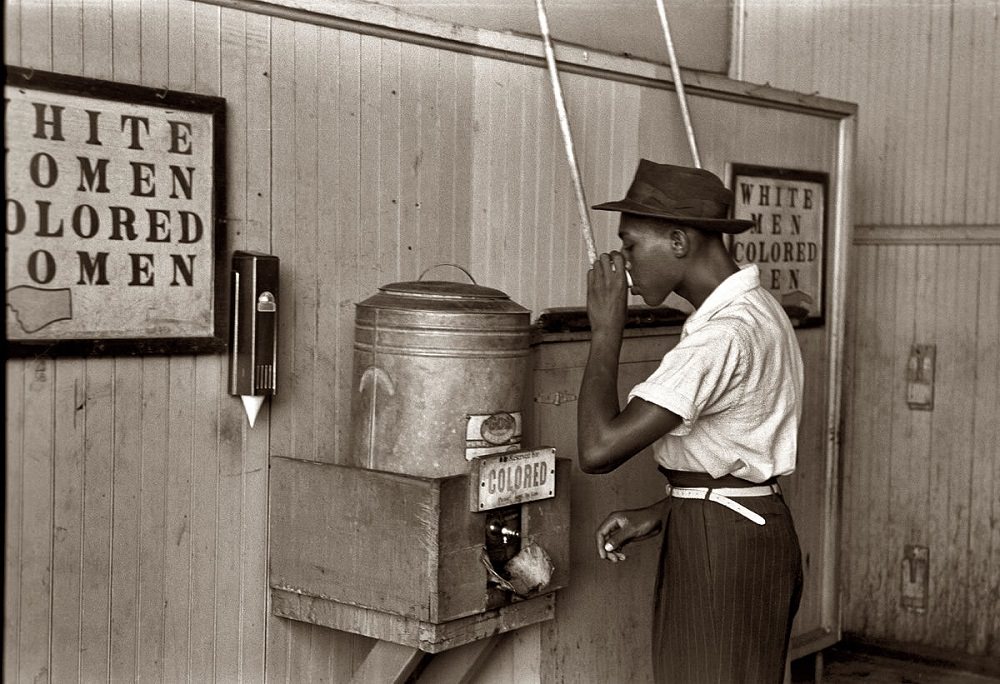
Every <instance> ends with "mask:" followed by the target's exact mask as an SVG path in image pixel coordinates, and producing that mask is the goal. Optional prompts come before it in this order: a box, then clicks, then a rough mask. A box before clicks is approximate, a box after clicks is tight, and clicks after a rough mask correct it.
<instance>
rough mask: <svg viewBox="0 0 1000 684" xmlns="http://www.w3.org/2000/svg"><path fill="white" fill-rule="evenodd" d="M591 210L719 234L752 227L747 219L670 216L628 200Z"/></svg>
mask: <svg viewBox="0 0 1000 684" xmlns="http://www.w3.org/2000/svg"><path fill="white" fill-rule="evenodd" d="M591 209H596V210H598V211H620V212H622V213H623V214H636V215H637V216H649V217H652V218H660V219H666V220H668V221H677V222H678V223H683V224H685V225H688V226H694V227H695V228H701V229H702V230H714V231H718V232H720V233H742V232H744V231H746V230H749V229H750V228H752V227H753V225H754V223H753V221H749V220H747V219H728V218H726V219H713V218H700V217H699V218H696V217H692V216H682V215H679V214H671V213H669V212H665V211H663V210H661V209H656V208H655V207H647V206H646V205H644V204H641V203H639V202H635V201H632V200H629V199H623V200H619V201H617V202H604V203H603V204H595V205H594V206H592V207H591Z"/></svg>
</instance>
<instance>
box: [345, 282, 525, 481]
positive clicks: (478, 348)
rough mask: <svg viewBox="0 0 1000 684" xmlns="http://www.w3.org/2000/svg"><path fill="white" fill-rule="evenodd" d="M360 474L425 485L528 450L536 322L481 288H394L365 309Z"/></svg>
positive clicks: (359, 325) (358, 382)
mask: <svg viewBox="0 0 1000 684" xmlns="http://www.w3.org/2000/svg"><path fill="white" fill-rule="evenodd" d="M354 335H355V336H354V402H353V406H352V430H353V456H354V459H355V462H356V465H359V466H363V467H365V468H370V469H373V470H386V471H390V472H397V473H404V474H407V475H415V476H420V477H435V478H436V477H448V476H451V475H460V474H465V473H467V472H468V470H469V466H468V461H469V460H471V459H473V458H475V457H478V456H483V455H488V454H496V453H502V452H505V451H514V450H517V449H519V448H520V447H521V412H522V410H523V406H522V404H523V399H524V383H525V380H526V374H527V372H528V355H529V351H530V312H529V311H528V310H527V309H525V308H524V307H522V306H519V305H518V304H516V303H514V302H513V301H511V299H510V297H508V296H507V295H506V294H505V293H503V292H501V291H499V290H495V289H492V288H488V287H483V286H481V285H476V284H475V283H471V284H468V283H456V282H446V281H423V280H418V281H414V282H405V283H393V284H391V285H385V286H383V287H381V288H379V291H378V293H377V294H375V295H373V296H371V297H369V298H368V299H366V300H365V301H363V302H361V303H360V304H358V305H357V310H356V312H355V331H354Z"/></svg>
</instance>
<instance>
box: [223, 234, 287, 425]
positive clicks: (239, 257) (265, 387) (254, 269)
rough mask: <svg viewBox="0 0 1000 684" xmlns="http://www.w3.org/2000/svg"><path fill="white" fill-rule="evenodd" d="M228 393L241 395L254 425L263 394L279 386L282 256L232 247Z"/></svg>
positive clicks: (271, 391)
mask: <svg viewBox="0 0 1000 684" xmlns="http://www.w3.org/2000/svg"><path fill="white" fill-rule="evenodd" d="M230 285H231V286H230V291H231V293H232V294H231V298H230V307H229V310H230V315H231V316H232V340H231V342H232V344H231V346H230V350H229V393H230V394H232V395H234V396H235V395H238V396H240V397H242V398H243V405H244V407H245V409H246V412H247V418H248V419H249V420H250V427H253V424H254V421H255V420H256V419H257V412H258V411H259V410H260V407H261V405H262V404H263V403H264V399H265V398H266V397H268V396H271V395H272V394H274V393H275V392H276V390H277V387H276V384H275V379H276V374H277V367H278V320H277V319H278V257H276V256H272V255H270V254H262V253H260V252H244V251H235V252H233V265H232V282H231V284H230Z"/></svg>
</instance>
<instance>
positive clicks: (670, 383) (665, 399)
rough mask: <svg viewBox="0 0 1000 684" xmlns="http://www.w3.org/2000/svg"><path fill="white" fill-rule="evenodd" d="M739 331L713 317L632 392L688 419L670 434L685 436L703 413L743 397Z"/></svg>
mask: <svg viewBox="0 0 1000 684" xmlns="http://www.w3.org/2000/svg"><path fill="white" fill-rule="evenodd" d="M741 346H742V345H741V344H740V335H739V331H738V330H737V329H736V328H734V327H732V326H728V325H725V324H720V323H716V322H709V323H707V324H706V325H704V326H702V327H700V328H699V329H698V330H696V331H695V332H693V333H691V334H690V335H688V336H686V337H685V338H684V339H682V340H681V341H680V342H679V343H678V344H677V346H676V347H674V348H673V349H671V350H670V351H669V352H667V354H666V355H665V356H664V357H663V361H661V362H660V365H659V367H658V368H657V369H656V370H655V371H654V372H653V374H652V375H650V376H649V377H648V378H646V380H644V381H643V382H640V383H639V384H638V385H636V386H635V387H633V388H632V391H631V392H629V395H628V400H629V401H631V400H632V398H633V397H638V398H639V399H644V400H646V401H648V402H650V403H653V404H656V405H657V406H662V407H663V408H665V409H667V410H668V411H671V412H673V413H675V414H677V415H678V416H680V418H681V420H682V421H683V422H682V423H681V424H680V425H678V426H677V427H676V428H675V429H674V430H672V431H671V432H670V433H669V434H671V435H675V436H677V437H683V436H684V435H687V434H689V433H690V432H691V428H692V426H693V425H694V423H695V422H696V421H697V420H698V418H699V416H702V415H708V414H711V413H717V412H719V411H723V410H725V409H726V408H728V407H729V406H731V405H733V404H734V403H735V402H736V401H737V400H738V398H739V393H740V391H741V387H740V385H739V383H738V382H737V380H738V376H739V368H740V362H741Z"/></svg>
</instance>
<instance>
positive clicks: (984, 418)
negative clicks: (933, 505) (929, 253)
mask: <svg viewBox="0 0 1000 684" xmlns="http://www.w3.org/2000/svg"><path fill="white" fill-rule="evenodd" d="M978 256H979V274H980V277H979V283H978V285H979V291H978V295H979V296H978V298H977V302H978V312H977V314H978V315H977V316H976V329H975V345H976V354H975V357H976V359H977V363H976V368H975V397H974V404H973V406H974V413H973V416H972V425H973V433H972V434H973V445H974V448H975V449H977V450H978V451H980V452H981V453H984V454H993V458H992V459H990V458H977V459H974V460H973V461H972V481H971V497H970V498H971V502H970V516H969V548H970V554H969V579H968V583H967V584H968V587H969V589H968V593H967V597H966V599H967V602H968V603H967V608H966V610H967V612H968V614H969V615H976V614H978V613H979V612H980V610H981V608H982V607H983V606H989V605H992V606H994V611H993V620H992V622H991V621H990V620H989V618H988V617H987V618H985V619H980V620H977V621H972V622H971V624H970V625H969V629H968V633H967V634H968V635H967V639H968V644H969V648H970V650H972V651H973V652H976V653H985V652H988V651H987V649H989V648H990V644H991V641H992V642H994V643H995V641H996V635H997V634H998V633H1000V610H996V608H995V607H996V606H997V604H1000V573H998V572H997V568H1000V525H997V524H996V520H997V519H998V518H1000V458H998V455H1000V429H998V428H997V419H996V409H995V407H996V406H998V405H1000V317H998V316H996V315H993V316H991V315H990V313H991V312H996V311H1000V269H998V268H997V267H996V266H997V264H998V263H1000V246H997V245H992V246H989V247H986V248H983V249H982V250H980V251H979V254H978ZM973 544H974V545H975V547H976V548H978V549H980V551H979V552H978V553H972V552H971V550H972V548H973Z"/></svg>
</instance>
